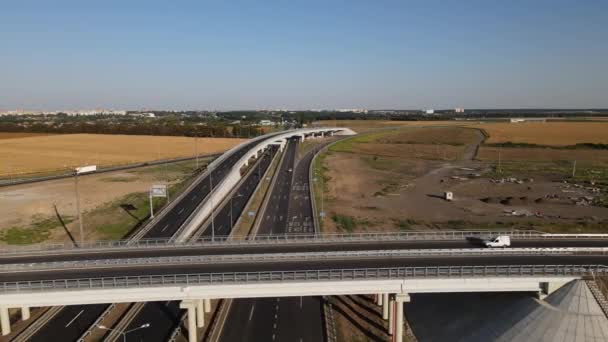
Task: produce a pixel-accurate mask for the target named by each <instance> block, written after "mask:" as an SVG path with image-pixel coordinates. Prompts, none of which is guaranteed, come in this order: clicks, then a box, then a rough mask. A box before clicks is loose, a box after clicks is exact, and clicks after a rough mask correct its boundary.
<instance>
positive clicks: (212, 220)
mask: <svg viewBox="0 0 608 342" xmlns="http://www.w3.org/2000/svg"><path fill="white" fill-rule="evenodd" d="M212 176H213V169H210V170H209V197H210V200H211V241H215V219H214V218H213V216H215V205H214V204H213V181H212V180H211V178H212Z"/></svg>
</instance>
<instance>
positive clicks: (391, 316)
mask: <svg viewBox="0 0 608 342" xmlns="http://www.w3.org/2000/svg"><path fill="white" fill-rule="evenodd" d="M394 325H395V301H394V300H393V296H389V301H388V334H389V335H392V334H394V332H395V330H394Z"/></svg>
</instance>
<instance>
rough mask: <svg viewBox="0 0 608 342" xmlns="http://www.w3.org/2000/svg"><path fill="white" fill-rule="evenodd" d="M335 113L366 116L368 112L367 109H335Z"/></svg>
mask: <svg viewBox="0 0 608 342" xmlns="http://www.w3.org/2000/svg"><path fill="white" fill-rule="evenodd" d="M336 111H338V112H340V113H363V114H367V112H368V110H367V109H361V108H359V109H356V108H355V109H336Z"/></svg>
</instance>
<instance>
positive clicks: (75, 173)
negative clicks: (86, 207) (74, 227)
mask: <svg viewBox="0 0 608 342" xmlns="http://www.w3.org/2000/svg"><path fill="white" fill-rule="evenodd" d="M74 190H75V191H76V211H77V212H78V226H79V228H80V246H83V245H84V229H83V226H82V212H81V211H80V193H79V191H78V171H77V170H74Z"/></svg>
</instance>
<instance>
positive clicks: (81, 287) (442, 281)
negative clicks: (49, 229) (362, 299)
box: [0, 247, 608, 338]
mask: <svg viewBox="0 0 608 342" xmlns="http://www.w3.org/2000/svg"><path fill="white" fill-rule="evenodd" d="M605 265H608V248H606V247H581V248H577V247H571V248H512V249H504V250H503V249H499V250H491V249H420V250H416V249H398V250H364V251H340V252H299V253H276V254H268V253H262V254H230V255H222V254H213V255H200V256H186V257H154V258H139V259H105V260H80V261H59V262H46V263H44V262H42V263H34V264H29V265H28V264H4V265H2V268H1V269H0V279H1V282H0V303H1V304H0V307H1V308H2V310H0V314H2V320H1V321H2V322H4V323H3V327H6V326H5V325H6V324H7V323H6V320H7V318H6V317H7V316H6V314H7V310H8V308H24V310H25V311H27V310H29V309H28V308H29V307H31V306H54V305H74V304H81V305H82V304H99V303H115V302H145V301H169V300H171V301H181V302H182V307H183V308H186V309H188V311H189V315H188V317H189V321H188V324H189V327H190V328H191V329H189V331H196V329H195V326H196V323H197V321H196V318H197V317H199V316H202V314H203V313H202V311H201V310H203V309H201V308H203V307H204V305H203V303H204V301H205V300H208V299H217V298H260V297H291V296H321V295H346V294H380V295H381V297H382V298H384V299H385V303H387V304H386V305H387V306H386V309H385V310H388V311H390V312H389V313H388V316H389V317H388V318H389V319H391V317H392V321H391V322H393V325H394V329H395V330H394V331H395V336H396V337H397V338H399V336H400V334H401V333H402V332H400V330H399V329H401V328H400V327H401V325H400V324H399V322H401V321H402V318H403V312H402V305H399V303H402V302H403V301H408V300H409V295H410V294H413V293H437V292H504V291H529V292H536V293H540V294H545V295H546V294H549V293H551V292H552V291H553V290H555V289H556V288H558V287H559V286H561V285H562V284H564V283H566V282H569V281H571V280H574V279H580V278H581V277H584V276H587V275H592V274H606V273H607V272H608V267H606V266H605ZM391 303H392V304H391ZM395 303H396V304H395ZM389 306H392V309H391V310H389ZM391 312H392V313H391ZM197 315H198V316H197Z"/></svg>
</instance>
